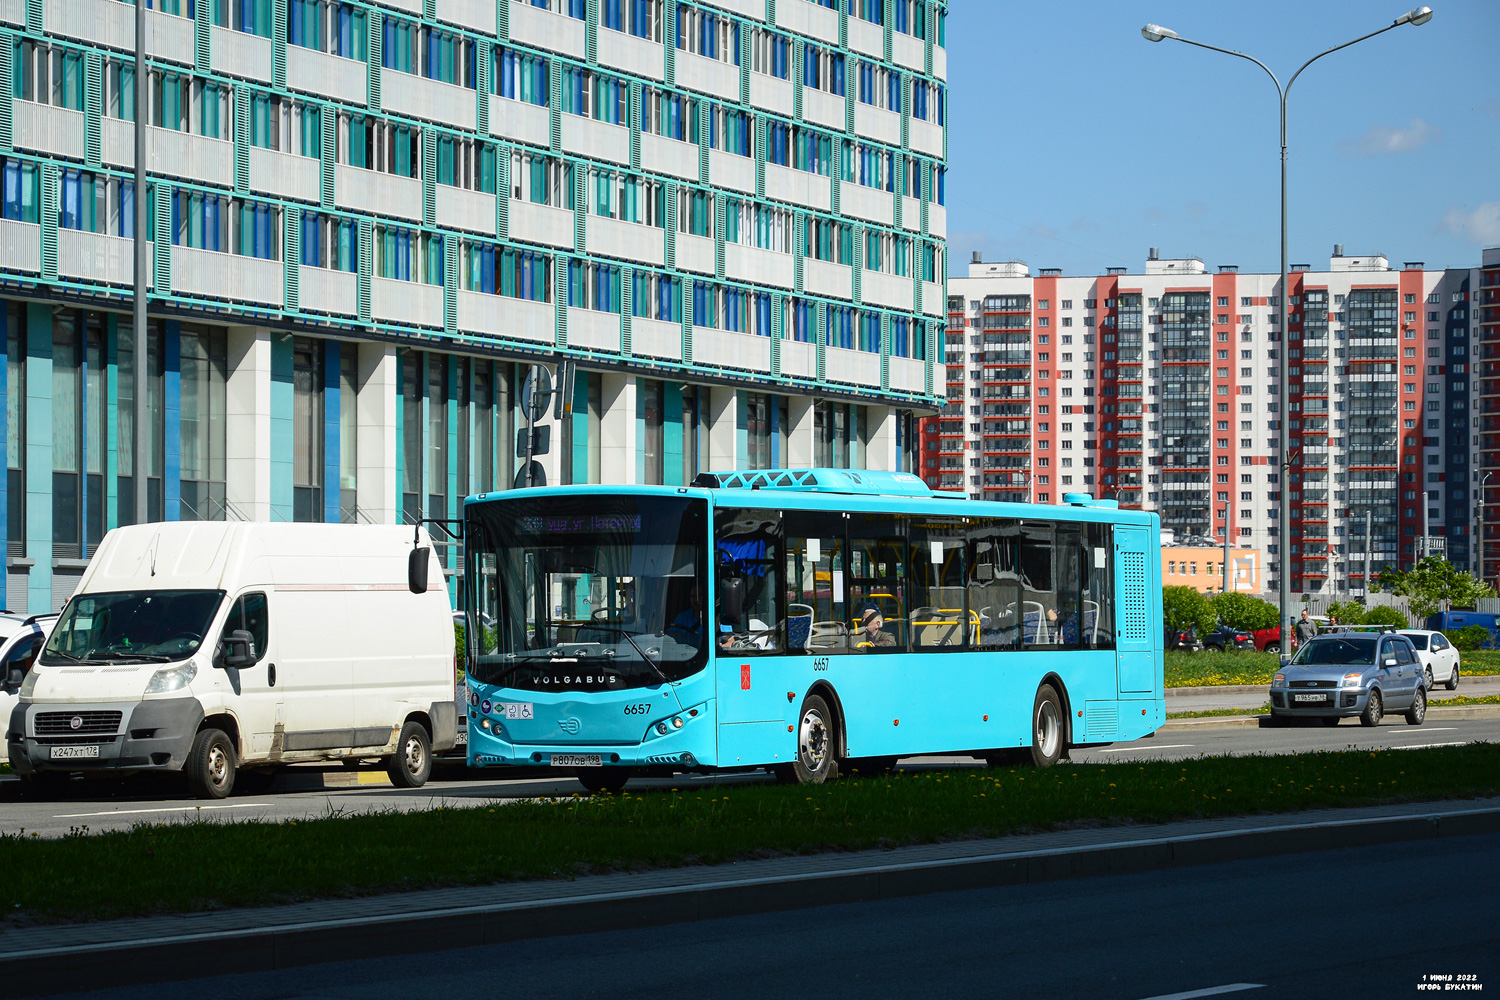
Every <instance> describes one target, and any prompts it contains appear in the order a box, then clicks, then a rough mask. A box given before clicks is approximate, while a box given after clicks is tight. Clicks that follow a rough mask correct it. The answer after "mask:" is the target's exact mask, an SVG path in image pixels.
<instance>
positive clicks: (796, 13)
mask: <svg viewBox="0 0 1500 1000" xmlns="http://www.w3.org/2000/svg"><path fill="white" fill-rule="evenodd" d="M776 25H777V27H780V28H785V29H786V30H788V31H793V32H797V33H798V34H803V35H811V36H812V37H813V38H816V39H819V40H820V41H824V42H827V43H829V44H830V45H837V44H838V43H839V15H838V12H837V11H833V10H829V9H828V8H827V7H822V6H819V5H818V4H815V3H808V2H806V0H795V2H793V0H786V2H785V3H779V4H777V5H776Z"/></svg>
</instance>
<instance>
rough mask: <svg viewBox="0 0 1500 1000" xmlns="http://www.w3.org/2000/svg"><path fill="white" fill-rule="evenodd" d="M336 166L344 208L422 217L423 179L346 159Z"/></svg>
mask: <svg viewBox="0 0 1500 1000" xmlns="http://www.w3.org/2000/svg"><path fill="white" fill-rule="evenodd" d="M333 170H334V174H333V182H334V201H335V203H336V204H337V205H338V206H339V207H340V208H346V209H350V210H352V211H355V212H363V213H365V214H367V215H394V216H397V217H398V218H402V219H410V220H412V221H413V222H419V221H421V219H422V182H421V181H419V180H417V179H416V178H415V177H402V176H401V175H399V174H387V173H384V172H382V171H379V170H365V169H363V168H361V167H351V166H347V165H345V164H342V163H339V164H336V165H335V166H334V168H333ZM403 284H405V282H403Z"/></svg>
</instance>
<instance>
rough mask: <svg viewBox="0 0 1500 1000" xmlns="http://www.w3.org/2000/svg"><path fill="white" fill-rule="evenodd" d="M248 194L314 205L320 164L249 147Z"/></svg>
mask: <svg viewBox="0 0 1500 1000" xmlns="http://www.w3.org/2000/svg"><path fill="white" fill-rule="evenodd" d="M126 124H129V123H128V122H127V123H126ZM250 190H252V191H263V192H265V193H267V194H274V195H279V196H280V197H282V198H291V199H294V200H296V201H307V202H316V201H318V199H319V198H320V197H321V195H322V192H323V162H322V161H321V160H315V159H313V158H312V157H310V156H297V155H295V154H293V153H283V152H281V151H279V150H275V149H261V148H260V147H259V146H251V147H250Z"/></svg>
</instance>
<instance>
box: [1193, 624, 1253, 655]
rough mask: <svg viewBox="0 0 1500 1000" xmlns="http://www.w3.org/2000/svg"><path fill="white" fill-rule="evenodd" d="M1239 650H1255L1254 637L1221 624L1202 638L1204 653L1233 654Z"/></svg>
mask: <svg viewBox="0 0 1500 1000" xmlns="http://www.w3.org/2000/svg"><path fill="white" fill-rule="evenodd" d="M1241 649H1249V650H1253V649H1255V636H1253V635H1251V634H1250V633H1249V632H1242V631H1240V630H1239V629H1237V628H1231V627H1230V626H1228V625H1225V624H1223V623H1220V625H1219V627H1218V628H1216V629H1214V630H1213V631H1212V632H1210V633H1208V635H1206V636H1204V637H1203V651H1204V652H1205V653H1223V652H1233V651H1236V650H1241Z"/></svg>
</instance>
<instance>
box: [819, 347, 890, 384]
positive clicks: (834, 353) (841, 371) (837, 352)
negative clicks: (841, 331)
mask: <svg viewBox="0 0 1500 1000" xmlns="http://www.w3.org/2000/svg"><path fill="white" fill-rule="evenodd" d="M824 350H825V351H826V353H825V355H824V359H823V370H824V372H825V373H826V374H827V376H828V380H829V381H830V382H849V383H853V384H854V385H862V386H876V387H878V386H879V385H880V355H879V354H876V353H874V352H873V351H850V350H847V349H845V348H842V347H828V348H825V349H824Z"/></svg>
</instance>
